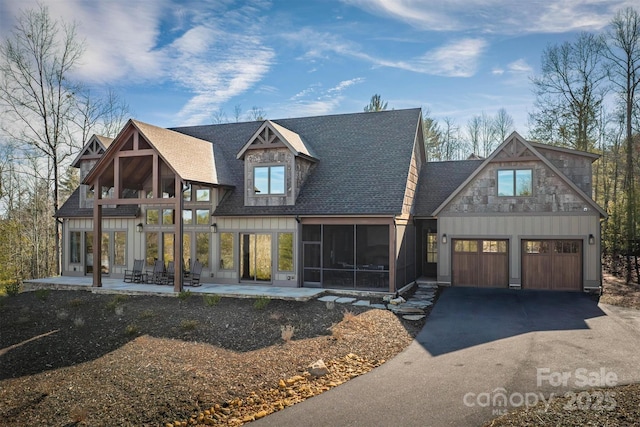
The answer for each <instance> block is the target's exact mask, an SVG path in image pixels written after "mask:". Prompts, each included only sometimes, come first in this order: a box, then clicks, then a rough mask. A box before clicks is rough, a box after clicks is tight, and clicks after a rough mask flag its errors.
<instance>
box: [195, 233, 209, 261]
mask: <svg viewBox="0 0 640 427" xmlns="http://www.w3.org/2000/svg"><path fill="white" fill-rule="evenodd" d="M196 259H197V260H198V261H200V264H202V266H203V267H205V268H207V267H209V233H196Z"/></svg>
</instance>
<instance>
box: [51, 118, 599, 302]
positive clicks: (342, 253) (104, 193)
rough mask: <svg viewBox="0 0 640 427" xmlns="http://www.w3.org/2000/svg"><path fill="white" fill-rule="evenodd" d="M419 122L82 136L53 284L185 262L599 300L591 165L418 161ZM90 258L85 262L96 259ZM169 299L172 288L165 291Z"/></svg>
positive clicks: (549, 152)
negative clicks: (575, 293)
mask: <svg viewBox="0 0 640 427" xmlns="http://www.w3.org/2000/svg"><path fill="white" fill-rule="evenodd" d="M421 118H422V115H421V111H420V109H407V110H393V111H384V112H376V113H356V114H341V115H331V116H317V117H304V118H291V119H283V120H265V121H259V122H246V123H229V124H219V125H206V126H193V127H180V128H174V129H163V128H159V127H156V126H152V125H149V124H146V123H142V122H139V121H136V120H130V121H129V122H128V123H127V124H126V125H125V126H124V128H123V129H122V130H121V132H120V133H119V135H118V136H117V137H116V138H115V139H114V140H108V139H104V138H100V137H97V136H94V137H92V138H91V139H90V140H89V141H88V142H87V144H86V145H85V146H84V147H83V149H82V151H81V152H80V154H79V156H78V158H76V160H75V161H74V164H73V165H74V166H76V167H79V168H80V174H81V182H82V184H81V185H80V187H79V188H78V189H77V190H76V191H75V192H74V193H73V194H72V196H71V197H70V198H69V200H67V202H66V203H65V204H64V205H63V206H62V207H61V208H60V210H59V211H58V213H57V216H58V218H59V219H61V220H62V221H63V240H64V244H63V247H64V251H63V270H64V271H63V274H64V275H92V276H93V285H94V286H100V285H101V278H102V276H103V275H110V276H112V277H122V276H123V274H124V270H125V269H128V268H131V266H132V265H133V261H134V260H135V259H145V260H146V263H147V265H152V264H153V263H154V261H155V260H156V259H161V260H163V261H164V262H165V263H168V262H170V261H174V260H182V262H176V263H175V268H176V277H177V278H180V277H182V274H181V271H182V269H183V268H186V266H188V265H189V263H190V261H193V260H196V259H197V260H198V261H200V263H202V264H203V266H204V274H203V278H202V281H203V282H212V283H233V284H264V285H275V286H305V287H306V286H308V287H325V288H333V289H349V290H366V291H372V290H373V291H384V292H394V291H396V290H399V289H401V288H402V287H404V286H405V285H407V284H410V283H413V282H414V281H415V280H416V279H417V278H418V277H421V276H426V277H431V278H433V279H434V280H437V281H438V282H440V283H442V284H447V285H453V286H498V287H518V288H520V287H521V288H544V289H571V290H588V289H598V288H599V286H600V273H599V272H600V268H599V266H600V219H601V218H602V217H603V216H604V212H603V211H602V209H601V208H600V207H599V206H598V205H597V204H596V203H595V202H594V201H593V200H592V199H591V197H590V194H591V164H592V162H593V161H594V160H595V159H596V158H597V156H595V155H593V154H589V153H582V152H578V151H575V150H567V149H561V148H556V147H550V146H546V145H542V144H536V143H533V142H530V141H526V140H524V139H523V138H522V137H521V136H520V135H518V134H517V133H514V134H512V135H511V136H510V137H509V138H507V140H505V141H504V142H503V143H502V145H501V146H500V147H498V148H497V149H496V150H495V151H494V152H493V153H492V155H491V156H489V157H488V158H487V159H474V160H465V161H454V162H427V159H426V155H425V151H424V141H423V133H422V120H421ZM98 259H99V260H100V264H99V267H98V262H97V261H95V260H98ZM174 288H175V290H176V291H179V290H181V289H182V283H181V280H179V279H178V280H176V281H175V283H174Z"/></svg>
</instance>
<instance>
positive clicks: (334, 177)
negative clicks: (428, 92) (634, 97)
mask: <svg viewBox="0 0 640 427" xmlns="http://www.w3.org/2000/svg"><path fill="white" fill-rule="evenodd" d="M420 119H421V111H420V109H409V110H392V111H382V112H376V113H356V114H341V115H332V116H317V117H303V118H294V119H283V120H273V122H275V123H277V124H278V125H280V126H283V127H285V128H287V129H289V130H291V131H293V132H295V133H297V134H299V135H300V137H301V138H302V139H303V140H304V142H305V144H308V145H309V147H310V148H311V149H313V152H314V154H315V155H316V156H317V158H318V160H319V161H318V162H317V163H316V164H315V166H314V168H313V169H312V171H311V173H310V175H309V177H308V178H307V180H306V182H305V183H304V185H303V187H302V190H301V192H300V194H299V196H298V199H297V200H296V204H295V205H294V206H266V207H265V206H260V207H251V206H247V207H245V206H244V192H243V191H244V163H243V161H242V160H238V159H236V155H237V153H238V152H239V151H240V149H241V148H242V147H243V146H244V145H245V144H246V143H247V141H248V140H249V138H250V137H251V136H252V135H253V134H254V133H255V131H256V130H257V129H258V128H259V127H260V126H261V125H262V123H263V122H247V123H229V124H222V125H209V126H195V127H183V128H175V129H173V130H175V131H177V132H182V133H185V134H187V135H191V136H193V137H196V138H200V139H204V140H207V141H211V142H212V143H213V144H214V151H215V153H216V159H217V156H218V152H220V153H221V155H222V157H223V159H224V163H225V164H226V167H227V170H226V171H225V172H224V173H225V174H227V173H228V176H229V178H230V180H232V181H233V183H234V186H235V188H234V189H233V190H232V191H231V192H230V193H229V194H228V195H227V196H226V197H224V198H223V200H222V201H221V202H220V205H219V206H218V208H217V209H216V211H215V214H216V215H219V216H223V215H234V216H235V215H363V214H370V215H373V214H381V215H383V214H384V215H389V214H399V213H400V212H401V211H402V200H403V197H404V192H405V187H406V183H407V175H408V173H409V165H410V162H411V155H412V151H413V146H414V141H415V138H416V133H417V131H418V124H419V121H420Z"/></svg>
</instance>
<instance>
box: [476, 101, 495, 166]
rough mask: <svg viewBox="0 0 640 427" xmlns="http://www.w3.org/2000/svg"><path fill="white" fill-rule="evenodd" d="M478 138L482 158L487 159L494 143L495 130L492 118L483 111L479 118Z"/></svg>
mask: <svg viewBox="0 0 640 427" xmlns="http://www.w3.org/2000/svg"><path fill="white" fill-rule="evenodd" d="M479 137H480V142H481V144H482V156H484V157H488V156H489V154H491V152H492V151H493V148H494V146H495V143H496V128H495V122H494V120H493V118H492V117H491V116H489V115H487V114H486V113H485V112H484V111H483V112H482V115H481V116H480V133H479Z"/></svg>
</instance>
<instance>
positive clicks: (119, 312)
mask: <svg viewBox="0 0 640 427" xmlns="http://www.w3.org/2000/svg"><path fill="white" fill-rule="evenodd" d="M115 312H116V316H122V315H123V314H124V306H123V305H119V306H117V307H116V309H115Z"/></svg>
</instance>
